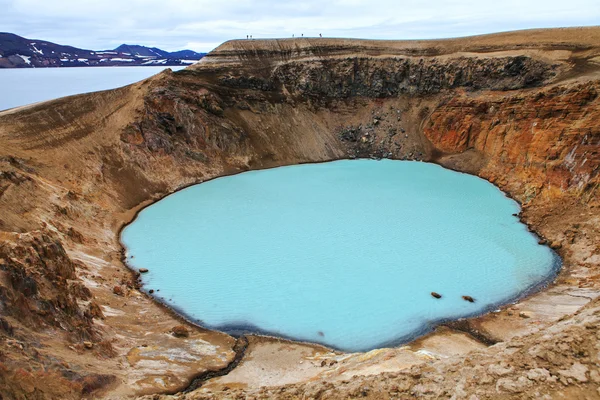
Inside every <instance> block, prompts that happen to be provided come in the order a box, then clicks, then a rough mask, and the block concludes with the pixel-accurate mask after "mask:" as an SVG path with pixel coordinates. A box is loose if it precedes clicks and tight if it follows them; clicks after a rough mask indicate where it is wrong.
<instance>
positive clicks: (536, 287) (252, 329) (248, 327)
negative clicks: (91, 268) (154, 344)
mask: <svg viewBox="0 0 600 400" xmlns="http://www.w3.org/2000/svg"><path fill="white" fill-rule="evenodd" d="M531 234H532V235H534V236H536V237H537V235H535V234H534V233H531ZM551 252H552V255H553V258H554V262H553V265H552V269H551V270H550V272H549V273H548V275H547V276H545V277H544V279H542V280H541V281H539V282H536V283H532V284H531V285H530V286H529V287H527V288H526V289H525V290H523V291H521V292H520V293H518V294H517V295H515V296H511V297H508V298H506V299H504V300H502V301H499V302H496V303H494V304H491V305H489V306H487V307H485V308H483V309H481V310H479V311H476V312H473V313H470V314H465V315H462V316H460V317H448V318H441V319H436V320H430V321H425V322H424V323H423V324H422V325H421V326H420V328H419V329H417V330H415V331H413V332H412V333H410V334H408V335H403V336H399V337H397V338H394V339H392V340H386V341H382V342H380V343H378V344H376V345H373V346H369V347H365V348H359V349H354V350H350V349H344V348H342V347H337V346H335V345H331V344H329V343H325V342H321V341H318V340H312V339H307V338H303V337H296V336H290V335H286V334H283V333H281V332H277V331H271V330H266V329H262V328H260V327H259V326H257V325H254V324H253V323H252V322H250V321H233V322H231V323H228V324H223V325H211V324H207V323H205V322H204V321H202V319H198V318H194V317H192V316H191V315H190V314H188V313H186V312H185V311H184V310H183V309H181V308H180V307H177V306H175V305H171V304H169V303H168V300H167V299H165V298H164V297H159V296H156V295H155V294H150V293H148V290H145V289H144V290H143V292H144V293H146V294H147V295H148V296H150V297H152V298H153V299H154V300H155V301H157V302H159V303H161V304H162V305H163V306H165V307H167V308H169V309H170V310H172V311H173V312H175V313H176V314H178V315H181V316H183V317H184V319H185V320H186V321H188V322H190V323H192V324H194V325H196V326H198V327H201V328H204V329H210V330H213V331H218V332H223V333H226V334H228V335H231V336H233V337H235V338H236V339H239V338H242V337H244V336H248V335H260V336H267V337H273V338H281V339H285V340H289V341H292V342H298V343H307V344H316V345H319V346H323V347H325V348H328V349H331V350H334V351H340V352H344V353H357V352H367V351H371V350H375V349H380V348H388V347H398V346H401V345H405V344H408V343H410V342H412V341H414V340H416V339H418V338H419V337H421V336H424V335H426V334H428V333H431V332H433V331H434V330H435V328H437V327H438V326H440V325H444V324H447V323H451V322H455V321H460V320H465V319H469V318H475V317H480V316H483V315H485V314H488V313H490V312H492V311H495V310H497V309H500V308H502V307H505V306H508V305H511V304H514V303H516V302H518V301H519V300H521V299H524V298H526V297H529V296H531V295H533V294H535V293H537V292H540V291H542V290H543V289H546V288H547V287H549V286H550V285H551V284H552V283H553V282H554V280H555V279H556V277H557V276H558V274H559V272H560V270H561V268H562V259H561V258H560V256H559V255H558V254H557V253H556V252H555V251H554V250H551ZM155 290H156V289H155ZM154 293H156V291H155V292H154ZM440 301H443V299H441V300H440ZM475 301H477V299H475Z"/></svg>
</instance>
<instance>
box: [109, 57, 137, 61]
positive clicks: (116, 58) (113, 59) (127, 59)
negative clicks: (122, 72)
mask: <svg viewBox="0 0 600 400" xmlns="http://www.w3.org/2000/svg"><path fill="white" fill-rule="evenodd" d="M110 61H125V62H132V61H134V60H133V59H131V58H119V57H115V58H111V59H110Z"/></svg>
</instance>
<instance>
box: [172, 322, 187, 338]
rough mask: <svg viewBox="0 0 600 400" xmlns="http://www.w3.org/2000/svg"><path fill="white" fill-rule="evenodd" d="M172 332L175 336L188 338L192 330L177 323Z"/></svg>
mask: <svg viewBox="0 0 600 400" xmlns="http://www.w3.org/2000/svg"><path fill="white" fill-rule="evenodd" d="M171 333H172V334H173V336H175V337H178V338H186V337H188V336H190V331H189V330H188V328H186V327H185V326H183V325H177V326H174V327H173V328H171Z"/></svg>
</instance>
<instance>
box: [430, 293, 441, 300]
mask: <svg viewBox="0 0 600 400" xmlns="http://www.w3.org/2000/svg"><path fill="white" fill-rule="evenodd" d="M431 295H432V296H433V297H435V298H436V299H441V298H442V295H441V294H439V293H438V292H431Z"/></svg>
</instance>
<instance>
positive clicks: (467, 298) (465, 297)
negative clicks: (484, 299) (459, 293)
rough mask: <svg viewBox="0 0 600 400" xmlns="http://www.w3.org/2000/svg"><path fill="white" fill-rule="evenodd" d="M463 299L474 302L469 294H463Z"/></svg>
mask: <svg viewBox="0 0 600 400" xmlns="http://www.w3.org/2000/svg"><path fill="white" fill-rule="evenodd" d="M462 298H463V300H465V301H468V302H469V303H475V299H474V298H472V297H471V296H463V297H462Z"/></svg>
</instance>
